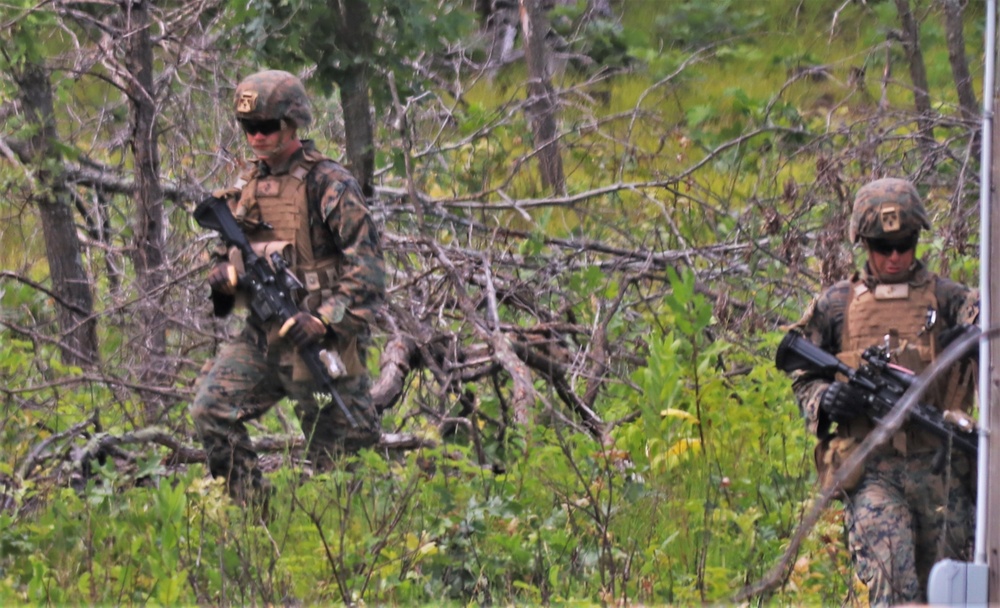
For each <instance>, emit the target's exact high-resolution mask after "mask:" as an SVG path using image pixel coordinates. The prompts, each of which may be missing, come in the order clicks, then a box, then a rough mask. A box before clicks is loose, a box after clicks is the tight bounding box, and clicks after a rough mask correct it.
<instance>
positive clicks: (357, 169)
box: [330, 0, 375, 196]
mask: <svg viewBox="0 0 1000 608" xmlns="http://www.w3.org/2000/svg"><path fill="white" fill-rule="evenodd" d="M330 8H331V9H332V10H335V11H336V12H337V14H338V15H339V16H340V18H339V19H338V20H337V29H338V31H337V32H336V33H335V35H336V37H337V41H338V44H341V45H344V46H346V47H347V48H348V49H350V50H351V52H352V53H353V54H354V55H355V56H356V57H371V56H372V51H373V48H374V38H375V33H374V32H373V31H372V15H371V11H370V10H369V8H368V3H367V2H365V0H331V5H330ZM345 71H346V75H345V76H343V77H342V78H340V79H338V82H337V84H338V85H339V86H340V104H341V106H342V107H343V110H344V134H345V137H346V139H347V141H346V142H345V143H346V146H347V158H348V164H349V166H348V168H349V169H350V170H351V173H353V174H354V177H355V179H357V180H358V182H359V183H360V184H361V189H362V190H363V191H364V193H365V195H366V196H371V195H372V194H373V193H374V192H375V183H374V181H375V131H374V127H373V125H372V122H373V120H374V119H373V118H372V112H371V98H370V95H369V93H368V81H369V79H370V78H371V70H370V68H369V66H368V65H367V64H366V63H358V64H355V65H353V66H350V67H348V68H347V69H346V70H345Z"/></svg>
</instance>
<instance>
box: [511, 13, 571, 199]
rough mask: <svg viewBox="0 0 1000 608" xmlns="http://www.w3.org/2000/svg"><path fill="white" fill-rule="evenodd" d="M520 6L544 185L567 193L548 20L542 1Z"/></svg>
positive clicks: (531, 112)
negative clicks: (557, 119)
mask: <svg viewBox="0 0 1000 608" xmlns="http://www.w3.org/2000/svg"><path fill="white" fill-rule="evenodd" d="M520 3H521V4H520V7H521V13H520V14H521V31H522V32H524V41H525V44H524V48H525V58H526V59H527V62H528V76H529V80H528V95H529V103H528V105H527V111H528V115H529V118H530V119H531V126H532V130H533V131H534V134H535V150H536V153H537V154H538V162H539V168H540V171H541V175H542V185H544V186H545V187H546V188H548V189H549V190H550V191H551V192H552V193H554V194H564V193H565V192H566V177H565V175H564V174H563V165H562V156H561V155H560V152H559V140H558V130H557V126H556V103H555V94H554V92H553V90H552V83H551V76H550V70H549V61H548V58H549V57H548V55H549V53H548V49H547V48H546V46H545V35H546V33H547V32H548V31H549V24H548V18H547V17H546V15H545V11H544V10H543V9H542V7H541V6H540V4H541V3H540V0H520Z"/></svg>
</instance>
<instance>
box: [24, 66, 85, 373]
mask: <svg viewBox="0 0 1000 608" xmlns="http://www.w3.org/2000/svg"><path fill="white" fill-rule="evenodd" d="M14 77H15V79H16V80H17V83H18V86H19V88H20V91H19V93H20V103H21V107H22V109H23V111H24V113H25V115H26V117H27V120H28V122H29V123H30V124H33V125H34V126H35V127H36V129H35V130H34V133H33V135H32V136H31V138H30V139H29V140H28V141H27V142H26V143H27V146H26V148H25V150H24V153H23V154H22V161H23V162H24V163H25V164H27V165H30V166H33V167H35V170H36V173H35V175H36V178H37V182H36V189H35V191H34V196H33V198H34V202H35V205H36V206H37V207H38V212H39V215H40V217H41V220H42V233H43V236H44V239H45V257H46V259H47V260H48V263H49V274H50V276H51V278H52V289H53V291H54V292H56V293H58V294H60V295H61V296H62V298H61V300H62V301H61V302H57V303H56V314H57V319H58V322H59V328H60V330H61V333H62V340H61V347H62V361H63V362H64V363H66V364H69V365H80V366H86V365H92V364H96V363H97V362H98V351H97V319H96V317H94V314H93V313H94V300H93V294H92V293H91V284H90V279H89V277H88V276H87V270H86V268H85V267H84V264H83V256H82V254H81V253H80V251H81V248H80V240H79V237H78V236H77V232H76V224H75V223H74V219H73V207H72V204H71V201H70V193H69V191H68V190H67V187H66V184H65V182H64V181H63V178H62V174H61V168H62V159H61V158H60V154H59V152H58V150H57V148H56V147H55V144H56V142H57V141H58V140H57V137H58V135H57V133H56V128H55V111H54V108H53V102H52V85H51V83H50V81H49V75H48V72H47V71H46V70H45V69H44V68H43V67H42V66H40V65H35V64H27V65H26V66H24V67H23V68H22V69H20V70H16V73H15V76H14Z"/></svg>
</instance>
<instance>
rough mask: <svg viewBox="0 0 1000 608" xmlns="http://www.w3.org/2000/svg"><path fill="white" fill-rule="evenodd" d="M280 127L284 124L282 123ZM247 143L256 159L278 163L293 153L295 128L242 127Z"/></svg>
mask: <svg viewBox="0 0 1000 608" xmlns="http://www.w3.org/2000/svg"><path fill="white" fill-rule="evenodd" d="M282 127H284V124H283V123H282ZM243 132H244V133H246V136H247V143H248V144H249V145H250V148H251V149H252V150H253V153H254V154H255V155H256V156H257V158H258V159H260V160H262V161H264V162H266V163H268V164H274V163H278V162H280V161H282V160H284V159H286V158H287V157H288V156H290V155H291V153H292V152H294V151H295V148H296V147H297V146H296V144H297V143H298V141H299V140H298V138H297V137H296V133H295V127H284V128H279V129H278V130H276V131H275V130H271V129H257V128H250V129H247V128H246V127H244V129H243Z"/></svg>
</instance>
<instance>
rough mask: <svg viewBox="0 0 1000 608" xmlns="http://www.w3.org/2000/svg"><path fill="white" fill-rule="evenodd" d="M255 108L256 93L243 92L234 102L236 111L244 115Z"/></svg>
mask: <svg viewBox="0 0 1000 608" xmlns="http://www.w3.org/2000/svg"><path fill="white" fill-rule="evenodd" d="M256 107H257V91H243V92H242V93H240V96H239V98H238V99H237V100H236V111H237V112H239V113H241V114H244V113H247V112H253V111H254V108H256Z"/></svg>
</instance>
